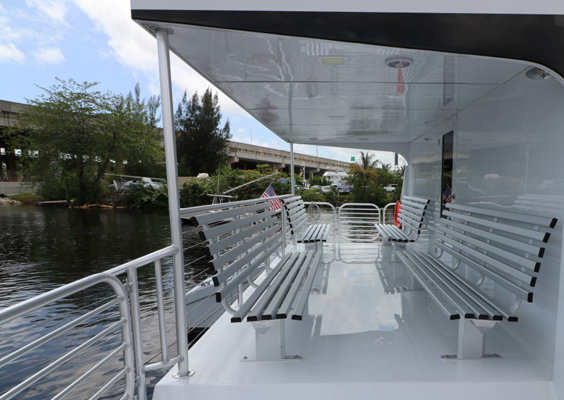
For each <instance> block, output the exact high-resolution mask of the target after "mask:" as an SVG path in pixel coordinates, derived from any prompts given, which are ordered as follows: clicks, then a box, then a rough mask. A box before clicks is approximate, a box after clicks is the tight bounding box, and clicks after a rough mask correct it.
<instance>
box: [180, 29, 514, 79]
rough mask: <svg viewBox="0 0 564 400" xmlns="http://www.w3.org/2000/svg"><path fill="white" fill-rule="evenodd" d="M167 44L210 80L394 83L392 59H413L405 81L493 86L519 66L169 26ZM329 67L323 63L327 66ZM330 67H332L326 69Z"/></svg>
mask: <svg viewBox="0 0 564 400" xmlns="http://www.w3.org/2000/svg"><path fill="white" fill-rule="evenodd" d="M170 42H171V46H172V47H173V48H174V49H175V50H176V51H177V53H179V54H181V55H188V54H189V56H188V57H186V58H187V59H188V61H189V62H190V64H192V65H194V66H195V67H197V68H198V69H199V70H200V71H201V72H202V73H203V74H205V75H206V76H208V77H209V78H210V79H211V80H213V81H214V82H221V81H239V82H246V81H294V82H297V81H318V82H323V81H331V82H333V81H342V82H347V81H353V82H390V83H393V82H397V80H398V70H397V69H393V68H390V67H388V66H386V59H388V58H389V57H393V56H404V57H409V58H411V59H412V60H413V63H412V65H411V66H410V67H408V68H406V69H404V80H405V82H417V83H443V82H446V83H472V84H475V83H477V84H484V83H485V84H499V83H501V82H503V81H504V80H506V79H507V78H509V77H510V76H512V75H514V74H516V73H517V72H519V71H520V70H522V69H523V66H522V65H520V64H519V63H512V62H507V61H501V60H493V59H486V58H481V57H471V56H463V55H455V54H440V53H434V52H425V51H418V50H406V49H395V48H387V47H379V46H367V45H359V44H351V43H343V42H330V41H326V40H318V39H308V38H296V37H283V36H275V35H267V34H259V33H249V32H237V31H222V30H218V29H209V28H197V27H189V26H180V25H175V26H174V34H173V35H172V36H171V37H170ZM328 63H329V64H328ZM331 63H338V64H333V65H330V64H331Z"/></svg>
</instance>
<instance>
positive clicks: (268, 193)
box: [260, 185, 282, 211]
mask: <svg viewBox="0 0 564 400" xmlns="http://www.w3.org/2000/svg"><path fill="white" fill-rule="evenodd" d="M260 197H261V198H266V197H276V193H275V192H274V189H272V185H269V186H268V187H267V188H266V190H265V191H264V193H263V194H262V196H260ZM270 204H272V207H270V208H269V210H276V211H278V210H280V209H281V208H282V202H281V201H280V200H279V199H274V200H270Z"/></svg>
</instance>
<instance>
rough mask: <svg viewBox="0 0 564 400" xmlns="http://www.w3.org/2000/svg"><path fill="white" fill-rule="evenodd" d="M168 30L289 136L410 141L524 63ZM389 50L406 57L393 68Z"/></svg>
mask: <svg viewBox="0 0 564 400" xmlns="http://www.w3.org/2000/svg"><path fill="white" fill-rule="evenodd" d="M173 29H174V34H173V35H171V36H170V43H171V47H172V49H173V50H174V51H175V52H176V53H177V54H179V55H180V56H181V57H182V58H184V59H185V60H186V61H187V62H188V63H189V64H190V65H192V66H193V67H194V68H195V69H196V70H198V71H199V72H200V73H202V74H203V75H204V76H205V77H207V78H208V79H209V80H210V81H211V82H212V83H214V84H215V85H216V86H217V87H218V88H219V89H220V90H222V91H223V92H224V93H226V94H227V95H228V96H229V97H231V98H232V99H234V100H235V101H236V102H237V103H238V104H240V105H241V106H242V107H243V108H245V109H246V110H247V111H249V112H250V113H251V115H253V116H254V117H255V118H257V119H258V120H259V121H261V122H262V123H263V124H264V125H265V126H267V127H268V128H269V129H271V130H272V131H273V132H274V133H276V134H277V135H279V136H280V137H281V138H282V139H284V140H286V141H291V142H301V143H313V142H317V143H326V144H331V143H333V144H338V142H339V141H351V140H352V141H358V140H361V141H369V142H373V141H375V142H398V143H399V142H401V143H405V142H410V141H412V140H414V139H415V138H417V137H418V136H420V135H423V134H424V133H425V132H427V131H429V130H430V129H432V128H433V127H434V126H436V125H438V124H440V123H441V122H442V121H444V120H445V119H447V118H449V117H451V116H452V115H454V114H456V113H457V112H459V111H460V110H462V109H464V108H465V107H467V106H468V105H470V104H471V103H473V102H475V101H476V100H478V99H479V98H481V97H482V96H484V95H485V94H486V93H488V92H490V91H492V90H494V89H495V88H496V87H497V86H498V85H500V84H502V83H504V82H506V81H507V80H509V79H511V78H512V77H514V76H515V75H517V74H519V73H521V72H522V71H523V70H524V69H525V68H526V65H523V64H521V63H517V62H512V61H504V60H497V59H487V58H483V57H472V56H462V55H455V54H440V53H434V52H426V51H418V50H406V49H395V48H386V47H379V46H367V45H359V44H350V43H343V42H330V41H326V40H317V39H308V38H296V37H284V36H276V35H268V34H259V33H248V32H238V31H223V30H220V29H210V28H199V27H191V26H182V25H174V26H173ZM390 57H403V58H404V59H405V60H407V61H408V62H410V63H411V64H410V65H409V66H408V67H405V68H401V69H398V68H392V67H390V66H388V65H387V63H388V62H389V61H390ZM312 138H313V139H312ZM316 139H317V140H316Z"/></svg>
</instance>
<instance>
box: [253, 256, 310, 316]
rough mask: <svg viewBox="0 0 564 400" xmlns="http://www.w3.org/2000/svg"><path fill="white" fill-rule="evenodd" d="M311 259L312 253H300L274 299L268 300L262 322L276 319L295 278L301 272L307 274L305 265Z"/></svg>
mask: <svg viewBox="0 0 564 400" xmlns="http://www.w3.org/2000/svg"><path fill="white" fill-rule="evenodd" d="M312 257H313V252H307V253H300V256H299V257H298V260H297V261H296V263H295V264H294V265H293V267H292V268H291V269H290V272H289V273H288V274H287V275H286V278H284V281H283V282H282V283H281V284H280V287H279V288H278V290H277V291H276V294H275V295H274V298H273V299H272V300H270V302H269V304H268V307H266V310H264V312H263V313H262V315H261V319H262V320H269V319H276V314H277V313H278V309H279V308H280V306H281V305H282V302H284V301H285V300H286V297H287V295H288V294H289V292H290V289H291V288H292V285H293V283H294V281H296V279H297V276H298V275H299V274H300V272H302V273H303V274H305V273H306V272H307V270H308V268H307V265H308V264H307V263H308V262H310V261H311V258H312ZM304 266H305V267H304ZM296 283H297V285H299V282H296Z"/></svg>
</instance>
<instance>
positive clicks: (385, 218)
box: [382, 203, 396, 224]
mask: <svg viewBox="0 0 564 400" xmlns="http://www.w3.org/2000/svg"><path fill="white" fill-rule="evenodd" d="M390 208H393V210H394V211H393V212H392V218H391V219H390V218H389V217H388V215H387V214H386V212H387V211H388V210H389V209H390ZM395 211H396V203H388V204H386V206H385V207H384V210H383V211H382V223H384V224H393V223H394V213H395Z"/></svg>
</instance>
